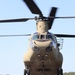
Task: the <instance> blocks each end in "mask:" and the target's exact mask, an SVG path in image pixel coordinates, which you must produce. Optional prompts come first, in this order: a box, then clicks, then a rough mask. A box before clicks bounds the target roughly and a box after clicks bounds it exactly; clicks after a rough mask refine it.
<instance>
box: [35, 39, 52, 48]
mask: <svg viewBox="0 0 75 75" xmlns="http://www.w3.org/2000/svg"><path fill="white" fill-rule="evenodd" d="M34 43H35V45H36V47H37V48H39V49H40V48H41V49H45V48H47V47H48V46H50V45H51V44H52V41H51V40H48V41H47V40H44V41H35V42H34Z"/></svg>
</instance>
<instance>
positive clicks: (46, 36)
mask: <svg viewBox="0 0 75 75" xmlns="http://www.w3.org/2000/svg"><path fill="white" fill-rule="evenodd" d="M42 39H43V40H48V39H52V40H53V38H52V36H51V35H50V34H46V35H43V34H42V35H41V34H34V35H33V36H32V40H42Z"/></svg>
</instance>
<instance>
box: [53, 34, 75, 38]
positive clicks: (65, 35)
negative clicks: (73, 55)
mask: <svg viewBox="0 0 75 75" xmlns="http://www.w3.org/2000/svg"><path fill="white" fill-rule="evenodd" d="M54 35H55V36H57V37H66V38H75V35H69V34H54Z"/></svg>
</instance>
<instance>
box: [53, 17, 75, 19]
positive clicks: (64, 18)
mask: <svg viewBox="0 0 75 75" xmlns="http://www.w3.org/2000/svg"><path fill="white" fill-rule="evenodd" d="M54 18H55V19H72V18H75V16H66V17H54Z"/></svg>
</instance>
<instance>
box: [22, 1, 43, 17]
mask: <svg viewBox="0 0 75 75" xmlns="http://www.w3.org/2000/svg"><path fill="white" fill-rule="evenodd" d="M23 1H24V2H25V3H26V5H27V6H28V8H29V9H30V11H31V12H32V13H33V14H40V15H41V16H42V12H41V11H40V9H39V8H38V6H37V5H36V4H35V2H34V1H33V0H23Z"/></svg>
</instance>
